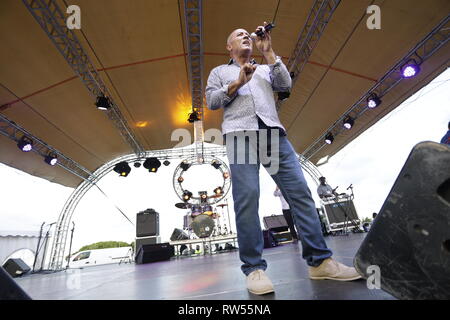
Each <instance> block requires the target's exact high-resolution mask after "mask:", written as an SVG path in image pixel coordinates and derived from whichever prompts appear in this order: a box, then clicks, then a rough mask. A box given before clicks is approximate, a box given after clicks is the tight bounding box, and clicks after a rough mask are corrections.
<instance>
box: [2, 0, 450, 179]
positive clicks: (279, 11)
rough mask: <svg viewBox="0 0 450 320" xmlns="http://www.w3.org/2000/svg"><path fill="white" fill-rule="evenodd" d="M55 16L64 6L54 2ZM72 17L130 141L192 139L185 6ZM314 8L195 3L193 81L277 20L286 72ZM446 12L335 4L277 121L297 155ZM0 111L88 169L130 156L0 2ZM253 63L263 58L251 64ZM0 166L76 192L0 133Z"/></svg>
mask: <svg viewBox="0 0 450 320" xmlns="http://www.w3.org/2000/svg"><path fill="white" fill-rule="evenodd" d="M57 3H58V5H59V6H60V7H61V8H63V10H64V11H65V9H66V7H67V5H68V4H69V2H68V1H60V0H58V1H57ZM70 4H71V5H72V4H76V5H78V6H79V7H80V8H81V27H82V28H81V30H76V31H75V32H76V35H77V37H78V39H79V40H80V41H81V43H82V45H83V47H84V49H85V50H86V52H87V53H88V55H89V57H90V58H91V60H92V62H93V63H94V64H95V66H96V68H97V69H98V70H100V74H101V77H102V79H103V81H104V82H105V83H106V85H107V86H108V89H109V91H110V92H111V93H112V95H113V99H114V101H115V102H116V103H117V105H118V106H119V108H120V110H121V112H122V114H123V116H124V117H125V119H126V120H127V121H128V123H129V125H130V127H131V128H132V130H133V132H134V134H135V135H136V137H137V138H138V139H139V141H140V143H141V144H142V145H143V146H144V147H145V148H146V149H147V150H155V149H165V148H172V147H173V146H174V145H175V144H176V143H177V142H173V141H171V138H170V137H171V133H172V131H173V130H175V129H177V128H186V129H189V130H191V132H192V131H193V126H192V124H189V123H188V122H187V121H186V120H187V115H188V113H189V112H190V110H191V99H190V88H189V79H188V64H187V57H186V50H187V49H186V48H187V44H186V39H185V25H184V1H182V0H178V1H177V0H151V1H148V0H133V1H126V2H125V1H122V0H96V1H89V0H83V1H80V0H71V1H70ZM312 4H313V1H312V0H302V1H298V0H264V1H261V0H249V1H247V0H246V1H242V0H206V1H203V50H204V70H203V83H204V85H206V79H207V77H208V74H209V72H210V70H211V69H212V68H213V67H215V66H217V65H219V64H223V63H226V62H227V61H228V59H229V58H228V53H227V52H226V50H225V42H226V38H227V36H228V34H229V33H230V32H231V31H232V30H233V29H236V28H239V27H243V28H246V29H247V30H249V31H250V30H251V31H253V30H254V28H255V27H256V26H258V25H260V24H261V23H262V22H263V21H275V24H276V28H275V29H274V30H273V32H272V38H273V47H274V50H275V52H276V54H277V55H279V56H282V57H283V60H284V62H285V63H287V62H288V59H289V56H290V55H291V53H292V51H293V49H294V46H295V44H296V42H297V39H298V36H299V33H300V31H301V30H302V28H303V26H304V24H305V21H306V19H307V16H308V13H309V11H310V9H311V6H312ZM371 4H376V5H379V6H380V8H381V30H369V29H368V28H367V26H366V20H367V18H368V15H367V14H366V8H367V7H368V6H369V5H371ZM449 12H450V2H449V1H448V0H430V1H414V3H412V1H410V0H395V1H372V0H371V1H368V0H343V1H341V3H340V4H339V6H338V8H337V9H336V11H335V12H334V14H333V16H332V18H331V21H330V22H329V23H328V25H327V26H326V28H325V31H324V33H323V35H322V37H321V38H320V41H319V43H318V45H317V47H316V48H315V49H314V51H313V54H312V56H311V57H310V59H309V61H308V63H307V64H306V66H305V68H304V70H303V72H302V73H301V75H300V76H299V79H298V81H297V82H296V83H295V87H294V88H293V89H292V93H291V97H290V98H289V99H288V100H287V101H286V102H284V103H283V105H282V107H281V109H280V119H281V121H282V123H283V124H284V126H285V127H286V128H287V130H288V135H289V138H290V140H291V142H292V143H293V145H294V147H295V149H296V151H297V152H303V151H304V150H305V148H307V147H308V146H309V145H310V144H311V143H312V142H313V141H314V140H315V139H317V138H318V137H319V136H320V135H322V134H323V133H324V131H325V130H326V129H327V128H329V127H330V126H331V125H332V124H333V123H334V122H335V121H336V120H337V119H338V118H339V117H340V116H341V115H342V114H343V113H344V112H345V111H346V110H347V109H348V108H349V107H350V106H352V105H353V104H354V103H355V102H356V101H357V100H358V99H359V98H360V97H361V96H362V95H364V94H365V93H366V92H367V90H368V89H369V88H371V87H372V86H373V85H374V84H375V83H376V82H377V81H378V80H379V79H380V78H381V77H382V76H383V75H384V74H385V73H386V72H387V71H388V70H389V69H390V68H391V67H393V65H394V64H395V63H396V62H397V61H399V60H400V59H401V58H402V57H404V55H405V54H406V53H407V52H408V51H409V50H411V49H412V48H413V47H414V46H415V45H416V44H417V43H418V42H419V41H420V40H421V39H423V38H424V37H425V36H426V35H427V34H428V33H429V32H430V31H431V30H432V29H433V28H434V27H435V26H436V25H437V24H438V23H439V22H440V21H441V20H442V19H444V18H445V17H446V16H447V15H448V14H449ZM0 17H1V19H0V34H1V40H2V47H3V49H2V50H0V61H1V63H2V68H1V69H0V79H1V86H0V106H2V107H0V113H1V114H2V115H4V116H6V117H7V118H8V119H10V120H12V121H14V122H15V123H17V124H18V125H20V126H21V127H23V128H25V129H26V130H28V131H29V132H31V133H32V134H33V135H35V136H36V137H39V138H40V139H42V140H43V141H45V142H46V143H47V144H49V145H51V146H52V147H54V148H56V149H57V150H59V151H61V152H62V153H63V154H65V155H66V156H68V157H70V158H72V159H73V160H75V161H76V162H78V163H79V164H81V165H82V166H84V167H85V168H87V169H89V170H91V171H95V169H97V168H98V167H100V166H101V165H103V164H104V163H105V162H108V161H111V160H113V159H114V158H116V157H118V156H121V155H126V154H130V153H132V152H133V150H132V149H131V147H130V146H129V145H128V144H126V142H125V141H124V140H123V138H122V137H121V135H120V133H119V131H118V130H117V129H116V128H115V127H114V125H113V123H112V122H111V121H110V120H109V119H108V117H107V116H106V115H105V114H104V113H103V112H101V111H99V110H97V109H96V107H95V106H94V102H95V101H93V99H92V97H91V96H90V94H89V92H88V90H87V89H86V88H85V87H84V85H83V84H82V82H81V80H80V78H79V77H78V76H76V74H75V73H74V72H73V70H72V69H71V68H70V67H69V65H68V64H67V62H66V60H65V59H64V58H63V57H62V55H61V54H60V53H59V52H58V51H57V50H56V48H55V46H54V45H53V43H52V42H51V40H50V39H49V38H48V36H47V35H46V34H45V33H44V31H43V30H42V29H41V27H40V26H39V25H38V24H37V22H36V20H35V19H34V18H33V16H32V15H31V14H30V12H29V11H28V10H27V8H26V7H25V6H24V4H23V3H22V1H17V0H3V1H1V2H0ZM255 53H256V52H255ZM449 57H450V47H449V45H448V44H447V45H446V46H445V47H444V48H441V49H440V50H439V51H438V52H437V53H435V54H434V55H433V56H432V57H431V58H430V59H429V60H427V61H426V62H425V63H424V64H423V65H422V68H421V69H422V71H421V73H420V75H419V76H418V77H416V78H414V79H410V80H409V81H405V82H402V83H401V84H400V85H398V86H397V87H396V88H395V89H394V90H392V91H391V92H389V94H387V95H386V96H385V97H384V98H383V104H382V105H381V106H380V107H379V108H376V109H374V110H371V111H370V112H366V113H365V114H364V115H363V116H362V117H361V118H360V119H358V121H357V122H356V124H355V127H354V128H353V129H352V130H350V131H349V132H348V133H345V134H341V135H339V136H338V137H337V138H336V139H335V141H334V143H333V144H332V145H330V146H327V147H326V148H323V149H321V150H320V152H318V153H317V154H316V155H314V157H313V158H312V160H313V162H315V161H317V160H318V159H319V158H320V157H322V156H325V155H330V156H331V155H333V154H335V153H336V152H337V151H339V150H340V149H341V148H342V147H344V146H345V145H346V144H348V143H349V142H350V141H352V140H353V139H354V138H356V137H357V136H358V135H359V134H361V133H362V132H363V131H365V130H366V129H368V128H369V127H370V126H371V125H373V124H374V123H376V122H377V121H378V120H379V119H380V118H381V117H383V116H384V115H386V114H387V113H388V112H390V111H391V110H393V109H394V108H396V107H397V106H398V105H399V104H401V103H402V102H403V101H404V100H405V99H407V98H408V97H410V96H411V95H412V94H413V93H414V92H416V91H417V90H419V89H420V88H421V87H423V86H424V85H426V84H427V83H428V82H430V81H431V80H432V79H433V78H434V77H436V76H437V75H438V74H439V73H440V72H442V71H443V70H445V68H446V66H448V59H449ZM258 61H259V62H261V61H262V60H261V59H259V60H258ZM221 120H222V111H210V110H206V108H205V115H204V129H205V130H207V129H209V128H219V129H220V127H221ZM0 162H2V163H4V164H7V165H9V166H12V167H15V168H18V169H20V170H23V171H25V172H28V173H30V174H32V175H35V176H39V177H42V178H45V179H48V180H50V181H53V182H57V183H60V184H62V185H65V186H70V187H76V186H77V185H78V184H79V183H80V182H81V181H82V180H81V179H80V178H78V177H76V176H74V175H73V174H71V173H69V172H67V171H65V170H63V169H62V168H59V167H51V166H48V165H47V164H46V163H44V161H43V159H42V157H40V156H38V155H36V154H34V153H28V154H25V153H23V152H21V151H20V150H18V148H17V146H16V145H15V143H14V141H12V140H10V139H8V138H6V137H4V136H2V135H0Z"/></svg>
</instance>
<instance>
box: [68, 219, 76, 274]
mask: <svg viewBox="0 0 450 320" xmlns="http://www.w3.org/2000/svg"><path fill="white" fill-rule="evenodd" d="M72 223H73V227H72V230H71V232H72V234H71V235H70V245H69V258H68V259H67V266H66V269H68V268H69V263H70V253H71V251H72V240H73V232H74V230H75V222H73V221H72Z"/></svg>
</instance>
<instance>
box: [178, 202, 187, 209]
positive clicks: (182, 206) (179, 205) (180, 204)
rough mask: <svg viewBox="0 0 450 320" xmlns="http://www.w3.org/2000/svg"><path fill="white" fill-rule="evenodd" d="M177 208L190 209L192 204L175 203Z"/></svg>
mask: <svg viewBox="0 0 450 320" xmlns="http://www.w3.org/2000/svg"><path fill="white" fill-rule="evenodd" d="M175 207H177V208H178V209H189V208H190V204H189V203H184V202H178V203H175Z"/></svg>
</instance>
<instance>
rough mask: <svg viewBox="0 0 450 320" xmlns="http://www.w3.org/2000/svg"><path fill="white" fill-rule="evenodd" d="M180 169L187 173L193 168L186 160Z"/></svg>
mask: <svg viewBox="0 0 450 320" xmlns="http://www.w3.org/2000/svg"><path fill="white" fill-rule="evenodd" d="M180 167H181V169H183V171H187V169H189V168H190V167H191V164H190V163H188V162H187V161H186V160H185V161H183V162H182V163H181V165H180Z"/></svg>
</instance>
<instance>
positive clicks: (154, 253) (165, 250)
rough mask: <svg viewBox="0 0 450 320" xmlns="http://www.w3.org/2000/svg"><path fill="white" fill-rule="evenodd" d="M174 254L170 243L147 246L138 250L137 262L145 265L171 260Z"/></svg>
mask: <svg viewBox="0 0 450 320" xmlns="http://www.w3.org/2000/svg"><path fill="white" fill-rule="evenodd" d="M174 254H175V250H174V247H173V246H171V245H170V244H169V243H158V244H145V245H143V246H141V247H140V248H139V249H138V251H137V254H136V258H135V262H136V263H137V264H144V263H150V262H156V261H164V260H169V259H170V258H171V257H173V255H174Z"/></svg>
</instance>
